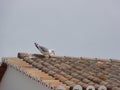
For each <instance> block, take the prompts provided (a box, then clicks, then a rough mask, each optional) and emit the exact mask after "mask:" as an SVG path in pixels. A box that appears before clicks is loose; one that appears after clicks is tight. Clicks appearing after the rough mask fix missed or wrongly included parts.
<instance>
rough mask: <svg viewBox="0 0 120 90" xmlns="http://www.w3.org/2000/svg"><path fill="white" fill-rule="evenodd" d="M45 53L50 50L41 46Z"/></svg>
mask: <svg viewBox="0 0 120 90" xmlns="http://www.w3.org/2000/svg"><path fill="white" fill-rule="evenodd" d="M40 48H41V49H42V51H43V52H48V49H47V48H46V47H43V46H40Z"/></svg>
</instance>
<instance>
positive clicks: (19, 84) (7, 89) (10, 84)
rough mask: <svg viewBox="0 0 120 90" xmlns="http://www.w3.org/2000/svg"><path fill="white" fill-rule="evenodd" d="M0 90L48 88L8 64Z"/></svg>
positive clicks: (44, 89)
mask: <svg viewBox="0 0 120 90" xmlns="http://www.w3.org/2000/svg"><path fill="white" fill-rule="evenodd" d="M0 90H50V89H48V88H46V87H45V86H42V85H41V84H38V83H37V82H36V81H34V80H31V79H29V78H28V77H27V76H25V75H24V74H22V73H20V72H19V71H16V70H15V69H13V68H11V67H9V66H8V68H7V71H6V72H5V74H4V77H3V79H2V82H1V84H0Z"/></svg>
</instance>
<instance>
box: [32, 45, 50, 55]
mask: <svg viewBox="0 0 120 90" xmlns="http://www.w3.org/2000/svg"><path fill="white" fill-rule="evenodd" d="M34 44H35V46H36V47H37V49H38V50H39V51H40V52H41V53H43V52H48V49H47V48H45V47H43V46H40V45H39V44H37V43H34Z"/></svg>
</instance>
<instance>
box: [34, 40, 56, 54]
mask: <svg viewBox="0 0 120 90" xmlns="http://www.w3.org/2000/svg"><path fill="white" fill-rule="evenodd" d="M34 44H35V47H36V48H37V49H38V50H39V51H40V52H41V54H42V55H45V56H46V55H48V56H52V55H55V51H54V50H53V49H48V48H46V47H44V46H41V45H39V44H38V43H36V42H35V43H34Z"/></svg>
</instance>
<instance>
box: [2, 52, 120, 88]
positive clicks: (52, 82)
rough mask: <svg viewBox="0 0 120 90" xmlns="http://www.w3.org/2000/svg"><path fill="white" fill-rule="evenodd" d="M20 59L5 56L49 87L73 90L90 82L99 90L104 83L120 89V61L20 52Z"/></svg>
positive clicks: (8, 62) (4, 60)
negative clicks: (75, 86)
mask: <svg viewBox="0 0 120 90" xmlns="http://www.w3.org/2000/svg"><path fill="white" fill-rule="evenodd" d="M18 58H20V59H18ZM18 58H4V59H3V62H5V63H7V64H9V65H11V66H14V67H15V68H16V69H17V70H20V71H22V72H23V73H25V74H26V75H27V76H29V77H31V78H33V79H34V80H36V81H38V82H42V83H43V84H44V85H46V86H49V87H50V88H56V87H57V86H58V85H63V86H64V87H65V88H67V89H69V88H70V89H72V88H71V87H73V86H74V85H81V86H82V87H83V88H84V89H85V88H86V87H87V86H88V85H93V86H95V88H96V89H97V88H98V87H99V86H100V85H105V86H106V87H107V88H108V90H120V61H118V60H112V59H110V60H103V59H97V58H83V57H67V56H63V57H60V56H52V57H44V56H42V55H39V54H27V53H18Z"/></svg>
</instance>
